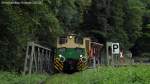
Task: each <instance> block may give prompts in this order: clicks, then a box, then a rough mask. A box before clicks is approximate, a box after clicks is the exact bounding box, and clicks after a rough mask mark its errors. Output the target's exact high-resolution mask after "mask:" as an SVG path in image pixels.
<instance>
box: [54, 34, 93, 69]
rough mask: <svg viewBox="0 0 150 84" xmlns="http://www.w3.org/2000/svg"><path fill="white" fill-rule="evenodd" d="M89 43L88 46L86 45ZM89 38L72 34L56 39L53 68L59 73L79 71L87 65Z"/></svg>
mask: <svg viewBox="0 0 150 84" xmlns="http://www.w3.org/2000/svg"><path fill="white" fill-rule="evenodd" d="M87 43H89V44H87ZM89 46H90V38H87V37H84V38H83V37H81V36H77V35H74V34H71V35H67V36H62V37H59V38H57V49H56V55H55V57H54V58H55V62H54V66H55V69H56V70H58V71H60V72H63V71H64V72H70V71H80V70H82V69H83V68H85V67H86V65H87V59H88V57H89V56H88V52H89V51H88V50H89V49H87V48H90V47H89Z"/></svg>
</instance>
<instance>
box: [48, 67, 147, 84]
mask: <svg viewBox="0 0 150 84" xmlns="http://www.w3.org/2000/svg"><path fill="white" fill-rule="evenodd" d="M46 84H150V66H142V65H139V66H136V67H131V66H129V67H119V68H113V67H100V68H97V69H88V70H86V71H83V72H77V73H74V74H70V75H69V74H56V75H53V76H51V77H49V78H48V79H47V81H46Z"/></svg>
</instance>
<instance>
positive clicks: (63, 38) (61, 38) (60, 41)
mask: <svg viewBox="0 0 150 84" xmlns="http://www.w3.org/2000/svg"><path fill="white" fill-rule="evenodd" d="M65 43H67V37H60V38H59V44H65Z"/></svg>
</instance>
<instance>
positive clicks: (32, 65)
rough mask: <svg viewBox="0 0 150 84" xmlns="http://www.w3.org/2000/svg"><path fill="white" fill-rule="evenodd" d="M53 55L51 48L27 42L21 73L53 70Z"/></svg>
mask: <svg viewBox="0 0 150 84" xmlns="http://www.w3.org/2000/svg"><path fill="white" fill-rule="evenodd" d="M52 62H53V56H52V53H51V49H49V48H47V47H44V46H41V45H39V44H36V43H34V42H28V44H27V50H26V56H25V62H24V72H23V74H31V73H43V72H49V73H51V72H52V71H53V67H52V64H53V63H52Z"/></svg>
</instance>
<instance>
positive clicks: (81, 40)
mask: <svg viewBox="0 0 150 84" xmlns="http://www.w3.org/2000/svg"><path fill="white" fill-rule="evenodd" d="M75 43H77V44H83V38H81V37H76V38H75Z"/></svg>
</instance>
